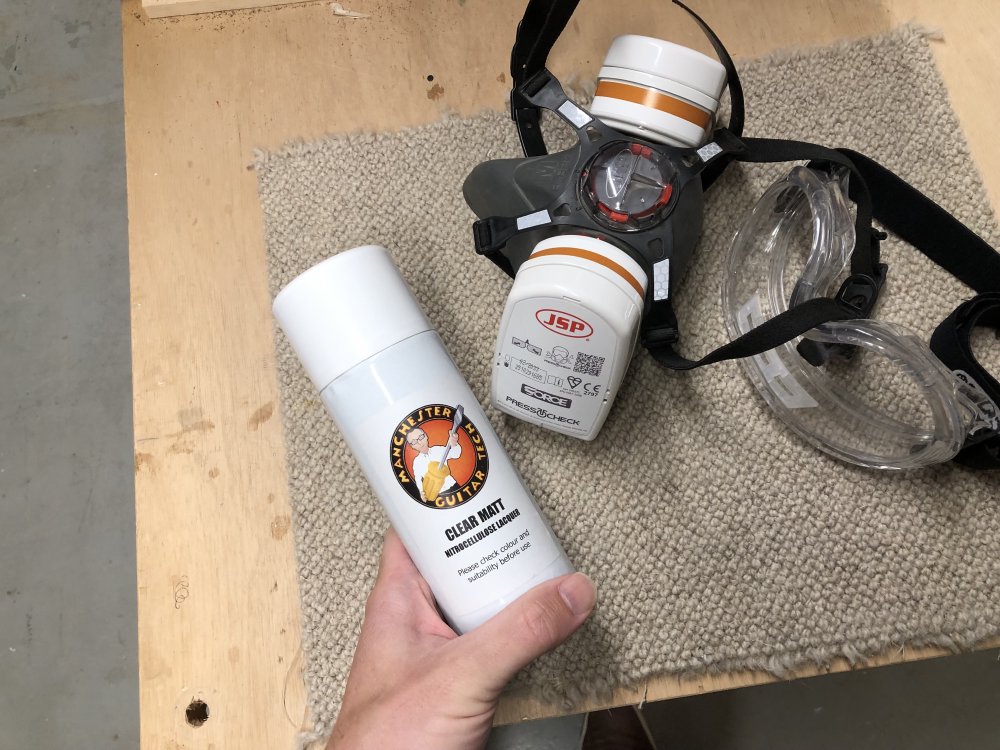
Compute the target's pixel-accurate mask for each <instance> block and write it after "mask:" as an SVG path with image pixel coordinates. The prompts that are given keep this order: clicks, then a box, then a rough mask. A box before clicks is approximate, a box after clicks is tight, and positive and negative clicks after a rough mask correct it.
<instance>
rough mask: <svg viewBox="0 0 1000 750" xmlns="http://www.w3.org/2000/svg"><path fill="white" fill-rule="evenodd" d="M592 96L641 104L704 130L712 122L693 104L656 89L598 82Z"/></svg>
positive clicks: (709, 116) (703, 111) (628, 84)
mask: <svg viewBox="0 0 1000 750" xmlns="http://www.w3.org/2000/svg"><path fill="white" fill-rule="evenodd" d="M594 96H606V97H608V98H609V99H620V100H621V101H625V102H632V103H633V104H641V105H643V106H644V107H650V108H651V109H655V110H658V111H660V112H665V113H666V114H668V115H674V116H675V117H679V118H681V119H682V120H687V121H688V122H690V123H691V124H692V125H697V126H698V127H699V128H702V129H705V128H707V127H708V125H709V123H711V122H712V115H710V114H709V113H708V112H706V111H705V110H703V109H699V108H698V107H696V106H694V105H693V104H689V103H688V102H686V101H684V100H683V99H678V98H677V97H674V96H670V95H668V94H664V93H663V92H662V91H657V90H656V89H650V88H646V87H645V86H636V85H633V84H631V83H619V82H618V81H600V82H599V83H598V84H597V91H596V92H595V93H594Z"/></svg>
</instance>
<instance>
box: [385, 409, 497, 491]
mask: <svg viewBox="0 0 1000 750" xmlns="http://www.w3.org/2000/svg"><path fill="white" fill-rule="evenodd" d="M389 460H390V462H391V464H392V471H393V473H394V474H395V476H396V481H397V482H399V486H400V487H402V488H403V489H404V490H405V491H406V494H408V495H409V496H410V497H411V498H413V499H414V500H415V501H416V502H418V503H420V504H421V505H423V506H425V507H428V508H457V507H458V506H460V505H464V504H465V503H467V502H469V500H471V499H472V498H474V497H475V496H476V495H477V494H478V493H479V491H480V490H481V489H482V487H483V485H484V484H485V483H486V475H487V474H488V473H489V467H490V460H489V456H488V455H487V451H486V443H485V441H484V439H483V436H482V435H481V434H480V433H479V430H478V429H476V426H475V425H474V424H473V423H472V422H471V421H470V420H469V419H468V418H467V417H466V416H465V410H464V409H463V408H462V406H461V404H458V405H456V406H448V405H447V404H427V405H426V406H421V407H420V408H419V409H414V410H413V411H412V412H410V413H409V414H407V415H406V417H404V418H403V419H402V420H401V421H400V422H399V424H398V425H397V426H396V429H395V430H393V433H392V439H391V440H390V441H389Z"/></svg>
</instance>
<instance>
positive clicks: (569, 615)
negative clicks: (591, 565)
mask: <svg viewBox="0 0 1000 750" xmlns="http://www.w3.org/2000/svg"><path fill="white" fill-rule="evenodd" d="M596 598H597V595H596V592H595V591H594V584H593V583H592V582H591V580H590V579H589V578H588V577H587V576H585V575H584V574H583V573H571V574H570V575H566V576H562V577H560V578H553V579H552V580H550V581H545V582H544V583H541V584H539V585H538V586H535V588H533V589H531V590H530V591H528V592H527V593H526V594H524V595H523V596H521V597H520V598H519V599H517V600H515V601H514V602H512V603H511V604H509V605H508V606H507V607H506V608H504V609H503V610H501V611H500V612H498V613H497V614H496V615H494V616H493V617H492V618H490V619H489V620H487V621H486V622H484V623H483V624H482V625H480V626H479V627H478V628H475V629H474V630H471V631H470V632H468V633H466V634H465V635H463V636H462V637H460V638H459V639H458V640H457V641H456V642H455V643H456V645H458V646H459V652H460V653H459V654H457V655H456V657H457V660H458V661H460V662H462V664H463V666H466V667H468V671H467V672H463V673H465V674H474V675H477V677H476V680H477V682H479V683H480V686H481V687H483V688H485V689H486V691H487V692H488V693H490V694H493V695H499V694H500V692H501V691H502V690H503V688H504V686H505V685H506V684H507V683H508V682H510V681H511V679H512V678H513V677H514V675H515V674H517V673H518V672H519V671H520V670H521V669H522V668H523V667H525V666H527V665H528V664H529V663H530V662H532V661H534V660H535V659H537V658H538V657H539V656H541V655H542V654H544V653H546V652H548V651H551V650H552V649H554V648H555V647H556V646H558V645H559V644H560V643H562V642H563V641H565V640H566V639H567V638H569V637H570V636H571V635H573V633H574V632H576V630H577V629H578V628H579V627H580V626H581V625H582V624H583V622H584V620H586V619H587V616H588V615H590V613H591V611H593V609H594V602H595V601H596Z"/></svg>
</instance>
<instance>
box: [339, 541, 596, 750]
mask: <svg viewBox="0 0 1000 750" xmlns="http://www.w3.org/2000/svg"><path fill="white" fill-rule="evenodd" d="M594 601H595V593H594V586H593V584H592V583H591V582H590V579H589V578H587V577H586V576H585V575H583V574H582V573H573V574H571V575H568V576H562V577H560V578H555V579H552V580H550V581H546V582H544V583H541V584H539V585H538V586H536V587H535V588H533V589H531V591H529V592H527V593H526V594H524V596H522V597H521V598H520V599H518V600H517V601H515V602H513V603H512V604H510V605H509V606H507V607H506V608H505V609H504V610H503V611H502V612H500V613H499V614H497V615H496V616H495V617H493V618H492V619H490V620H488V621H487V622H485V623H483V624H482V625H480V626H479V627H478V628H476V629H474V630H472V631H470V632H469V633H466V634H465V635H462V636H459V635H457V634H456V633H455V631H454V630H452V629H451V628H450V627H449V626H448V625H447V624H446V623H445V622H444V621H443V620H442V619H441V616H440V615H439V614H438V611H437V609H436V607H435V605H434V598H433V596H432V595H431V590H430V587H429V586H428V585H427V582H426V581H425V580H424V579H423V578H422V577H421V575H420V573H419V572H418V571H417V569H416V567H415V566H414V564H413V561H412V560H410V556H409V555H408V554H407V552H406V549H405V548H404V547H403V543H402V542H401V541H400V539H399V536H398V535H397V534H396V532H395V531H393V530H392V529H390V530H389V531H388V533H387V534H386V536H385V545H384V547H383V549H382V561H381V563H380V564H379V572H378V579H377V580H376V581H375V586H374V587H373V588H372V592H371V594H370V595H369V597H368V603H367V604H366V605H365V621H364V624H363V625H362V626H361V637H360V639H359V640H358V647H357V650H356V651H355V652H354V663H353V665H352V666H351V673H350V675H349V677H348V678H347V690H346V691H345V693H344V700H343V703H342V705H341V709H340V716H339V717H338V718H337V722H336V724H335V725H334V727H333V734H332V736H331V737H330V743H329V745H328V746H327V750H369V748H370V749H371V750H395V749H397V748H398V749H399V750H424V749H425V748H426V749H428V750H478V749H479V748H482V747H483V746H484V745H485V744H486V739H487V737H488V736H489V732H490V727H491V726H492V723H493V714H494V712H495V711H496V708H497V703H498V702H499V699H500V693H501V691H502V690H503V688H504V686H505V685H506V684H507V683H508V682H509V681H510V680H511V678H512V677H513V676H514V675H515V674H517V672H518V671H519V670H520V669H521V668H522V667H524V666H525V665H527V664H528V663H529V662H531V661H532V660H534V659H536V658H537V657H539V656H541V655H542V654H544V653H545V652H547V651H551V650H552V649H554V648H555V647H556V646H558V645H559V644H560V643H562V642H563V641H565V640H566V639H567V638H569V636H570V635H572V634H573V633H574V632H575V631H576V629H577V628H579V627H580V625H582V624H583V622H584V620H586V619H587V616H588V615H589V614H590V612H591V611H592V610H593V608H594Z"/></svg>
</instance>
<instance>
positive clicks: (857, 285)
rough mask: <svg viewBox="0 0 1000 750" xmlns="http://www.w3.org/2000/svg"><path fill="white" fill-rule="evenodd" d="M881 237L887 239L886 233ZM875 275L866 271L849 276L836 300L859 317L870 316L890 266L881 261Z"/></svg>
mask: <svg viewBox="0 0 1000 750" xmlns="http://www.w3.org/2000/svg"><path fill="white" fill-rule="evenodd" d="M876 234H881V235H882V237H881V238H873V239H885V234H884V233H882V232H878V233H876ZM875 269H876V271H875V275H874V276H870V275H868V274H865V273H855V274H852V275H851V276H849V277H848V278H847V280H846V281H844V283H843V284H842V285H841V287H840V291H838V292H837V297H836V300H837V302H839V303H840V304H841V305H843V306H844V307H846V308H847V309H848V310H850V311H851V312H852V313H857V316H858V317H859V318H870V317H871V314H872V310H874V309H875V304H876V303H877V302H878V298H879V294H881V292H882V287H883V286H885V278H886V275H887V273H888V271H889V266H888V265H886V264H885V263H879V264H878V265H877V266H876V267H875Z"/></svg>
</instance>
